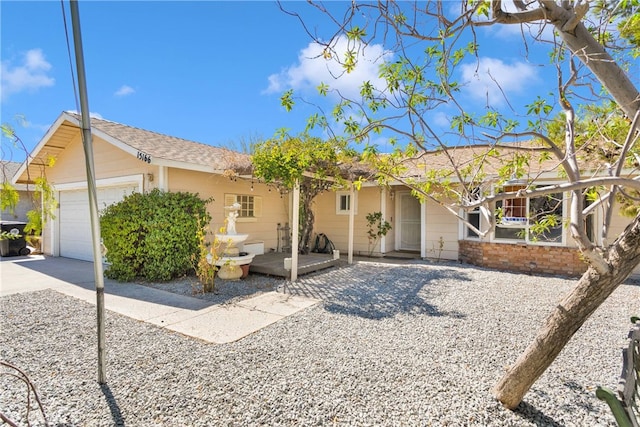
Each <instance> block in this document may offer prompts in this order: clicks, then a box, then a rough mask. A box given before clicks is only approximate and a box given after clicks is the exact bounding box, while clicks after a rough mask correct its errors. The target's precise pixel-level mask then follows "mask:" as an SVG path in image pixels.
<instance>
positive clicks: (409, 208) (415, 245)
mask: <svg viewBox="0 0 640 427" xmlns="http://www.w3.org/2000/svg"><path fill="white" fill-rule="evenodd" d="M397 206H398V209H399V210H398V212H397V213H396V217H397V218H398V219H399V221H398V225H399V227H398V230H397V234H396V241H397V242H398V245H397V246H398V248H397V249H398V250H407V251H419V250H420V235H421V233H420V230H421V221H420V211H421V209H420V201H419V200H418V199H416V198H415V197H413V196H412V195H411V193H408V192H407V193H399V194H398V205H397Z"/></svg>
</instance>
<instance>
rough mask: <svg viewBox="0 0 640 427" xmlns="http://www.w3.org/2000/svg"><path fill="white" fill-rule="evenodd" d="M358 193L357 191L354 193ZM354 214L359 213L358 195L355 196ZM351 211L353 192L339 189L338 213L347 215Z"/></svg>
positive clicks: (337, 198)
mask: <svg viewBox="0 0 640 427" xmlns="http://www.w3.org/2000/svg"><path fill="white" fill-rule="evenodd" d="M354 194H357V193H354ZM354 202H355V203H354V208H355V212H354V214H357V213H358V204H357V203H358V197H357V196H356V197H355V201H354ZM350 211H351V193H350V192H348V191H338V192H337V193H336V214H337V215H347V214H349V212H350Z"/></svg>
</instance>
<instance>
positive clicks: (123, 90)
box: [113, 85, 136, 96]
mask: <svg viewBox="0 0 640 427" xmlns="http://www.w3.org/2000/svg"><path fill="white" fill-rule="evenodd" d="M133 93H136V90H135V89H134V88H132V87H131V86H128V85H122V86H120V89H118V90H117V91H116V92H115V93H114V94H113V95H114V96H127V95H131V94H133Z"/></svg>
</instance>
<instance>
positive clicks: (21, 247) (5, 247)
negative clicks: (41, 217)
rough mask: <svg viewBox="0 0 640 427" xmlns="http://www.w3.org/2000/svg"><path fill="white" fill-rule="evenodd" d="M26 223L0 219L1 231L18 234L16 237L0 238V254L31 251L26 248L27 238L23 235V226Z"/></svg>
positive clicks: (12, 254) (24, 253)
mask: <svg viewBox="0 0 640 427" xmlns="http://www.w3.org/2000/svg"><path fill="white" fill-rule="evenodd" d="M26 225H27V223H26V222H19V221H0V227H1V228H2V231H3V232H6V233H10V234H17V235H18V236H20V237H18V238H16V239H2V240H0V256H18V255H29V254H30V253H31V251H30V250H29V248H27V239H25V235H24V227H25V226H26Z"/></svg>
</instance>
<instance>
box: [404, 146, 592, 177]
mask: <svg viewBox="0 0 640 427" xmlns="http://www.w3.org/2000/svg"><path fill="white" fill-rule="evenodd" d="M540 148H541V147H540V145H537V144H536V143H533V142H520V143H512V144H502V145H499V146H494V147H488V146H487V145H465V146H459V147H449V148H447V149H446V150H438V151H433V152H428V153H423V154H422V155H420V156H417V157H416V158H413V159H407V160H406V161H405V164H406V165H407V166H408V169H407V171H406V173H405V176H406V177H416V178H417V177H420V176H424V175H425V172H426V171H439V172H440V175H439V176H441V177H442V176H446V175H447V173H448V174H449V176H450V177H451V178H454V177H455V176H454V173H453V169H454V166H455V167H456V168H457V169H458V170H463V169H464V168H466V167H468V168H470V169H471V170H473V171H475V170H478V168H479V165H480V160H482V173H483V175H484V176H497V175H498V171H499V170H500V169H501V168H503V167H504V166H505V165H506V164H507V163H509V162H512V161H513V159H514V157H515V156H516V154H521V155H522V154H525V155H526V154H528V155H529V158H528V165H526V166H525V167H524V170H525V173H526V174H527V175H528V176H529V178H536V177H538V176H540V175H545V176H547V177H549V176H554V177H560V176H563V175H564V170H562V166H561V161H560V160H559V159H558V158H556V157H555V156H553V155H552V154H551V155H548V154H545V155H543V151H541V150H540ZM489 152H490V153H491V154H488V153H489ZM549 154H550V153H549ZM599 166H600V165H598V164H597V163H594V162H593V161H591V162H583V163H582V164H581V167H582V170H591V171H593V170H596V169H597V168H598V167H599ZM472 175H473V174H471V176H472Z"/></svg>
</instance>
